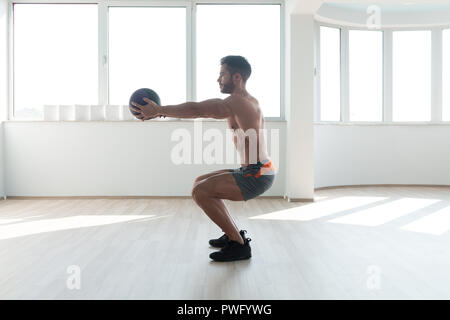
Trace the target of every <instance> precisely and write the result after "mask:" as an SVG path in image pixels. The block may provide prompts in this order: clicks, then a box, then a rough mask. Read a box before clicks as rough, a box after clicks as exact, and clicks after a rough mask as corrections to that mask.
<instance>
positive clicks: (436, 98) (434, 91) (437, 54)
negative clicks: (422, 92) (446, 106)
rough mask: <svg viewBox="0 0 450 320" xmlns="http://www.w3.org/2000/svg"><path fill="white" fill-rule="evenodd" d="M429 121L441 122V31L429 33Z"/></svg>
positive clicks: (435, 30)
mask: <svg viewBox="0 0 450 320" xmlns="http://www.w3.org/2000/svg"><path fill="white" fill-rule="evenodd" d="M431 121H432V122H440V121H442V29H441V28H438V29H434V30H432V31H431Z"/></svg>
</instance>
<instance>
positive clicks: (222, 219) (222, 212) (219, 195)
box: [192, 172, 244, 244]
mask: <svg viewBox="0 0 450 320" xmlns="http://www.w3.org/2000/svg"><path fill="white" fill-rule="evenodd" d="M192 198H193V199H194V201H195V202H196V203H197V204H198V205H199V207H200V208H202V209H203V211H204V212H205V213H206V214H207V215H208V217H209V218H210V219H211V220H212V221H213V222H214V223H215V224H217V225H218V226H219V227H220V228H221V229H222V230H223V232H225V234H226V235H227V236H228V238H229V239H230V240H234V241H236V242H238V243H240V244H243V243H244V241H243V239H242V237H241V235H240V233H239V229H238V228H237V226H236V224H235V223H234V221H233V218H232V217H231V215H230V213H229V212H228V210H227V208H226V207H225V204H224V203H223V201H222V199H228V200H233V201H243V200H244V198H243V197H242V193H241V189H240V188H239V187H238V185H237V184H236V181H235V180H234V178H233V175H232V174H231V172H224V173H221V174H216V175H212V176H210V177H209V178H206V179H204V180H202V181H200V182H199V183H197V184H194V187H193V189H192Z"/></svg>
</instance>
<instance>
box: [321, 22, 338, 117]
mask: <svg viewBox="0 0 450 320" xmlns="http://www.w3.org/2000/svg"><path fill="white" fill-rule="evenodd" d="M340 43H341V42H340V30H339V29H337V28H329V27H323V26H321V27H320V120H321V121H339V120H340V118H341V109H340V101H341V93H340V92H341V91H340V90H341V79H340V77H341V62H340V57H341V53H340V48H341V45H340Z"/></svg>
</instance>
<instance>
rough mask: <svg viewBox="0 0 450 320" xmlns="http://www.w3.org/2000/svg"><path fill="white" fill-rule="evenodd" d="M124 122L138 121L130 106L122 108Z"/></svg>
mask: <svg viewBox="0 0 450 320" xmlns="http://www.w3.org/2000/svg"><path fill="white" fill-rule="evenodd" d="M122 120H126V121H128V120H137V119H136V117H135V116H133V114H132V113H131V110H130V107H129V106H128V105H123V106H122Z"/></svg>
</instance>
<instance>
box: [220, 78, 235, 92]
mask: <svg viewBox="0 0 450 320" xmlns="http://www.w3.org/2000/svg"><path fill="white" fill-rule="evenodd" d="M233 89H234V84H233V81H228V82H227V83H224V84H223V86H222V88H221V89H220V92H222V93H231V92H233Z"/></svg>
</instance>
